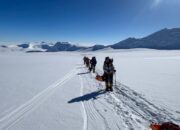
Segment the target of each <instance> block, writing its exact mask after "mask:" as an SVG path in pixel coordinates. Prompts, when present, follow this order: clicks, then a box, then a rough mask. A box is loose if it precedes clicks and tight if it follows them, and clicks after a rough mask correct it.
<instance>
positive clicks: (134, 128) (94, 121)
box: [70, 68, 180, 130]
mask: <svg viewBox="0 0 180 130" xmlns="http://www.w3.org/2000/svg"><path fill="white" fill-rule="evenodd" d="M98 72H99V73H102V72H101V71H100V70H98ZM79 74H80V77H81V78H82V82H83V86H84V96H81V97H78V98H74V99H72V100H71V101H70V102H71V103H72V102H79V101H82V102H83V103H84V109H85V111H86V115H87V120H88V121H87V128H88V129H106V130H110V129H112V130H115V129H123V130H146V129H149V124H150V123H152V122H156V123H161V122H165V121H172V122H175V123H180V118H175V117H174V116H173V114H172V113H171V112H170V111H169V110H166V109H164V108H163V107H162V106H161V107H160V106H157V105H155V104H153V103H151V102H150V101H148V100H147V99H146V98H145V97H143V96H142V95H141V94H139V93H137V92H135V91H134V90H132V89H130V88H129V87H128V86H125V85H123V84H121V83H120V82H116V85H114V92H112V93H111V92H110V93H109V92H105V91H104V89H105V87H104V83H103V82H99V81H96V80H95V74H91V73H89V72H88V70H87V69H85V68H82V69H81V72H80V73H79ZM97 89H98V90H97ZM179 117H180V114H179Z"/></svg>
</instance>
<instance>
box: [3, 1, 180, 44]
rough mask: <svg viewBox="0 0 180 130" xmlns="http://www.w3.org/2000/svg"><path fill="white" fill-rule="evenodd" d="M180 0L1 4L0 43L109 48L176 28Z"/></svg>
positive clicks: (179, 22) (7, 2) (179, 19)
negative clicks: (37, 42)
mask: <svg viewBox="0 0 180 130" xmlns="http://www.w3.org/2000/svg"><path fill="white" fill-rule="evenodd" d="M179 12H180V0H0V42H1V43H5V42H27V41H30V42H35V41H47V42H56V41H69V42H73V43H80V44H91V43H92V44H113V43H116V42H119V41H121V40H123V39H125V38H128V37H137V38H139V37H143V36H146V35H148V34H150V33H152V32H154V31H158V30H160V29H162V28H174V27H180V13H179Z"/></svg>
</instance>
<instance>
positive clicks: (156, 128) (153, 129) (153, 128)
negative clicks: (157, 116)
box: [150, 123, 161, 130]
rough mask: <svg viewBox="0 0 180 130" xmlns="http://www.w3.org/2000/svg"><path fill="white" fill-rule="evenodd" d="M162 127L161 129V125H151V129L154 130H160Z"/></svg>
mask: <svg viewBox="0 0 180 130" xmlns="http://www.w3.org/2000/svg"><path fill="white" fill-rule="evenodd" d="M160 127H161V125H160V124H156V123H152V124H151V125H150V128H151V129H152V130H160Z"/></svg>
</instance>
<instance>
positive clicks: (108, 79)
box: [103, 57, 115, 91]
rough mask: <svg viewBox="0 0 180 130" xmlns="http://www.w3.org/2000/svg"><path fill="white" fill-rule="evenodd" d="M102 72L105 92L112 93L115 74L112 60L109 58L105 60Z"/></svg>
mask: <svg viewBox="0 0 180 130" xmlns="http://www.w3.org/2000/svg"><path fill="white" fill-rule="evenodd" d="M103 70H104V75H103V78H104V80H105V85H106V91H113V88H112V87H113V74H114V72H115V69H114V65H113V59H110V58H109V57H106V58H105V61H104V65H103Z"/></svg>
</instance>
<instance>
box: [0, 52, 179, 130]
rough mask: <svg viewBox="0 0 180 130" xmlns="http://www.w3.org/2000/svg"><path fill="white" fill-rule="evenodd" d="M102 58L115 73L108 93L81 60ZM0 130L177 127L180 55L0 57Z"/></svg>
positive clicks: (12, 54)
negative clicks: (169, 124)
mask: <svg viewBox="0 0 180 130" xmlns="http://www.w3.org/2000/svg"><path fill="white" fill-rule="evenodd" d="M85 55H86V56H89V57H92V56H96V58H97V61H98V64H97V73H100V74H101V73H102V65H103V61H104V58H105V57H106V56H109V57H112V58H113V59H114V65H115V68H116V70H117V73H116V80H117V82H116V86H115V87H114V90H115V91H114V92H113V93H105V92H104V91H103V90H104V83H102V82H98V81H96V80H95V74H92V73H88V70H87V68H86V67H85V66H84V65H83V61H82V57H83V56H85ZM0 72H1V73H0V104H1V105H0V129H2V130H6V129H7V130H25V129H26V130H52V129H53V130H59V129H62V130H72V129H73V130H80V129H83V130H85V129H86V130H87V129H89V130H90V129H92V130H95V129H97V130H100V129H101V130H105V129H107V130H110V129H111V130H118V129H120V130H130V129H131V130H146V129H149V127H148V125H149V124H150V123H151V122H153V121H154V122H163V121H173V122H176V123H180V100H179V99H180V94H179V92H180V85H179V82H180V81H179V80H180V51H158V50H149V49H131V50H103V51H96V52H58V53H24V52H5V51H3V52H1V53H0Z"/></svg>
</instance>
